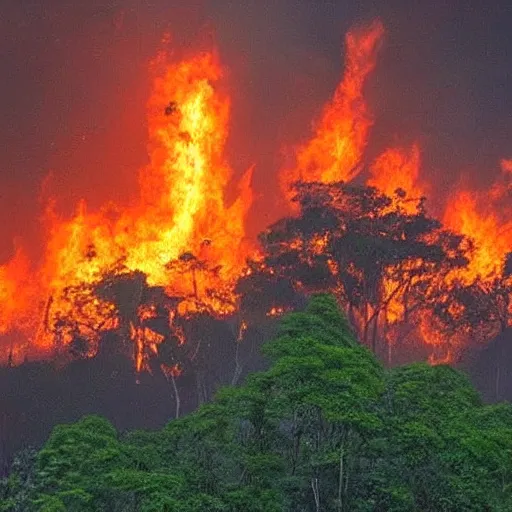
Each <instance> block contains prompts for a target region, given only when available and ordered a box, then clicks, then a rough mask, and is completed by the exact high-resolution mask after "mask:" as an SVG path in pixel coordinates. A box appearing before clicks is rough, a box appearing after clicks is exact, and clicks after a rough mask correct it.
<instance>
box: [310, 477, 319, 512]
mask: <svg viewBox="0 0 512 512" xmlns="http://www.w3.org/2000/svg"><path fill="white" fill-rule="evenodd" d="M311 488H312V489H313V497H314V498H315V510H316V512H320V492H319V490H318V478H312V479H311Z"/></svg>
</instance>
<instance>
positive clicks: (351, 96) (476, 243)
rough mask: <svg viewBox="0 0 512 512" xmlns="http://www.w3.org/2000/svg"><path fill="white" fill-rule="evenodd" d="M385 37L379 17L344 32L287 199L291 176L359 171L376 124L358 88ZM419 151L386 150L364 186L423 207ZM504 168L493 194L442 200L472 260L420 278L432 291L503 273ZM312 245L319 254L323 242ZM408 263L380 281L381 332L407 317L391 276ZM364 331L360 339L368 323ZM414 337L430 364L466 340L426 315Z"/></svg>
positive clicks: (508, 177) (430, 187)
mask: <svg viewBox="0 0 512 512" xmlns="http://www.w3.org/2000/svg"><path fill="white" fill-rule="evenodd" d="M383 35H384V28H383V26H382V24H381V23H380V22H378V21H376V22H374V23H372V24H370V25H369V26H367V27H366V28H364V29H362V30H359V31H351V32H349V33H348V34H347V37H346V51H347V54H346V64H345V71H344V75H343V78H342V80H341V82H340V83H339V85H338V87H337V89H336V92H335V95H334V98H333V99H332V100H331V101H329V102H328V103H327V104H326V105H325V107H324V109H323V113H322V116H321V118H320V120H319V121H318V122H317V123H316V127H315V130H314V133H313V135H312V137H311V139H310V140H309V141H307V142H305V143H303V144H302V145H301V146H299V147H298V148H297V150H296V155H295V158H296V162H295V165H294V166H293V167H291V168H285V169H284V170H282V172H281V182H282V186H283V189H284V193H285V195H286V197H287V198H289V199H291V186H292V185H293V183H294V182H296V181H304V182H320V183H324V184H329V183H336V182H339V181H351V180H353V179H354V178H355V177H357V176H358V175H359V174H360V172H361V170H362V165H361V164H362V162H363V161H364V157H365V150H366V146H367V142H368V139H369V133H370V129H371V127H372V125H373V119H372V117H371V115H370V112H369V109H368V107H367V104H366V101H365V99H364V96H363V87H364V84H365V82H366V81H367V79H368V77H369V75H370V73H371V72H372V71H373V69H374V68H375V65H376V57H377V51H378V48H379V43H380V41H381V40H382V38H383ZM420 154H421V151H420V147H419V145H418V144H417V143H416V144H413V145H412V146H411V147H410V148H388V149H386V150H385V151H384V152H383V153H382V154H381V155H380V156H379V157H377V158H376V159H375V160H374V162H373V163H372V164H371V165H370V166H369V175H368V179H367V184H368V185H369V186H372V187H375V188H377V189H378V190H379V191H380V192H382V193H384V194H385V195H387V196H388V197H390V198H391V200H392V205H391V206H392V208H398V209H399V210H401V211H402V212H403V213H405V214H408V215H412V216H414V215H416V214H417V213H418V212H419V208H422V207H423V201H422V200H423V198H424V197H425V196H427V195H428V194H429V193H430V192H431V191H434V192H435V186H434V184H430V183H428V182H427V181H426V180H425V179H424V178H422V176H421V158H420ZM501 168H502V176H501V179H500V180H498V181H497V182H496V183H495V185H494V186H493V187H492V188H491V190H490V191H487V192H486V193H481V192H474V191H468V190H465V191H460V190H458V191H455V192H454V193H453V194H452V196H451V197H450V198H449V200H448V201H447V204H446V207H445V212H444V215H441V218H440V219H439V220H440V221H441V222H442V225H443V227H444V228H446V229H449V230H452V231H453V232H455V233H458V234H462V235H464V236H466V237H467V238H468V239H469V240H471V241H472V242H473V248H472V251H471V252H469V253H468V256H469V258H470V261H469V265H468V266H467V267H465V268H461V269H457V270H454V271H452V272H451V273H450V274H447V275H445V276H442V277H440V276H436V275H432V276H423V277H422V279H424V280H425V281H426V283H428V282H431V286H430V288H431V289H432V290H433V289H434V287H435V286H437V285H439V280H440V279H444V280H445V284H446V285H448V286H450V285H454V286H455V285H457V283H464V284H467V285H469V284H471V283H473V282H475V280H477V279H484V280H492V279H495V278H496V277H498V276H499V274H500V272H501V271H502V269H503V263H504V258H505V255H506V254H507V253H508V252H509V251H511V250H512V201H511V200H510V198H511V193H512V186H511V182H512V160H507V159H504V160H502V162H501ZM314 249H315V250H316V251H317V252H322V245H321V243H318V244H316V245H315V248H314ZM313 252H314V251H313ZM408 265H410V266H411V269H410V270H408V269H407V268H401V269H400V272H398V273H397V270H398V269H396V268H394V267H393V266H390V267H389V268H388V269H386V275H385V277H384V278H383V282H382V283H381V291H380V293H381V295H382V296H381V301H382V303H384V304H386V307H385V311H384V314H383V315H380V314H379V315H378V316H377V320H378V321H380V322H384V330H385V331H388V332H389V329H390V328H391V327H392V326H394V325H398V324H399V322H402V321H403V320H404V316H405V311H406V306H405V304H406V302H407V298H406V296H405V293H406V292H405V290H406V289H407V286H406V285H405V283H402V282H400V281H398V282H397V281H396V279H397V278H396V276H397V275H401V276H402V277H401V278H403V277H404V276H407V275H408V274H409V273H412V274H411V275H414V274H415V272H416V271H415V267H416V266H418V267H420V268H421V267H422V262H421V261H410V262H408ZM334 273H335V272H334V271H333V274H334ZM415 279H419V277H414V278H413V280H411V281H410V282H409V285H410V284H411V283H413V282H414V280H415ZM426 289H428V288H426ZM370 309H371V308H370ZM350 313H351V316H352V317H353V318H355V319H356V320H355V323H356V324H358V323H359V324H360V325H363V324H364V322H363V320H360V321H358V320H357V318H356V317H357V315H358V314H359V313H356V312H354V311H353V310H351V312H350ZM365 315H369V316H370V317H371V316H372V312H371V311H369V312H368V311H366V312H365ZM363 330H364V335H363V338H364V337H365V335H366V328H365V329H363ZM414 335H415V336H418V337H419V338H421V339H422V342H423V344H424V345H425V346H430V347H432V354H431V356H430V361H431V362H432V363H439V362H451V361H453V360H454V359H455V357H456V351H457V347H458V346H460V345H462V344H463V341H462V340H460V339H452V340H450V341H449V343H448V340H447V338H446V336H443V335H442V334H441V333H440V327H439V326H437V325H434V320H433V317H431V316H424V317H423V318H422V319H421V322H420V323H419V325H418V326H417V327H416V329H415V333H414ZM391 337H392V335H391V334H390V337H389V339H388V340H387V343H388V348H390V347H391Z"/></svg>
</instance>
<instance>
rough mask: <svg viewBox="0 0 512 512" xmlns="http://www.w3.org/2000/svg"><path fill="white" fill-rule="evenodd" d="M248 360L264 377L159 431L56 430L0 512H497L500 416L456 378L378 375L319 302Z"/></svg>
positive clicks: (503, 450) (412, 372) (96, 425)
mask: <svg viewBox="0 0 512 512" xmlns="http://www.w3.org/2000/svg"><path fill="white" fill-rule="evenodd" d="M264 353H265V354H266V356H267V357H268V358H269V360H270V361H271V365H270V368H269V369H268V370H267V371H264V372H260V373H257V374H253V375H250V376H249V378H248V379H247V381H246V383H245V384H244V385H242V386H240V387H227V388H224V389H222V390H220V391H219V393H218V395H217V397H216V399H215V400H214V401H213V402H212V403H210V404H206V405H204V406H203V407H201V408H200V409H199V410H198V411H197V412H195V413H194V414H191V415H189V416H186V417H184V418H181V419H179V420H174V421H172V422H170V423H169V424H168V425H167V426H166V427H165V428H164V429H162V430H161V431H158V432H145V431H136V432H131V433H128V434H126V435H124V436H119V435H118V433H117V432H116V430H115V429H114V427H113V426H112V425H111V424H110V423H108V421H106V420H104V419H102V418H99V417H94V416H91V417H86V418H83V419H82V420H81V421H79V422H77V423H75V424H72V425H60V426H58V427H56V428H55V429H54V431H53V433H52V435H51V436H50V438H49V439H48V441H47V443H46V445H45V446H44V447H43V449H42V450H41V451H40V452H39V453H38V454H37V458H36V460H35V462H34V461H33V456H32V457H30V456H21V455H20V457H19V458H18V460H17V463H16V464H15V466H14V467H13V472H12V474H11V476H10V477H9V478H8V479H7V480H5V481H4V482H2V486H1V487H0V492H1V497H2V502H1V504H0V511H2V512H18V511H22V510H23V511H27V512H30V511H36V510H37V511H46V512H60V511H71V512H86V511H91V512H92V511H100V512H101V511H105V512H106V511H109V512H111V511H112V512H157V511H158V512H165V511H167V512H178V511H179V512H202V511H207V512H208V511H210V512H269V511H270V512H273V511H275V512H278V511H289V512H309V511H312V512H313V511H319V510H322V511H325V512H329V511H333V512H335V511H336V512H342V511H355V512H363V511H364V512H370V511H377V512H379V511H381V512H438V511H446V512H451V511H453V512H458V511H461V510H465V511H484V510H493V511H498V512H501V511H503V512H504V511H507V510H512V406H510V405H508V404H500V405H496V406H483V405H482V404H481V403H480V400H479V398H478V396H477V394H476V393H475V391H474V389H473V388H472V386H471V385H470V383H469V382H468V380H467V378H466V377H465V376H464V375H463V374H462V373H460V372H458V371H456V370H454V369H452V368H449V367H446V366H437V367H430V366H428V365H426V364H414V365H409V366H405V367H401V368H396V369H393V370H389V371H385V370H384V369H383V368H382V366H381V365H380V364H379V363H378V362H377V360H376V359H375V357H374V356H373V355H372V354H371V352H370V351H369V350H367V349H366V348H364V347H362V346H360V345H358V344H357V343H356V341H355V339H354V336H353V335H352V333H351V331H350V328H349V326H348V323H347V322H346V320H345V318H344V317H343V316H342V315H341V314H340V312H339V309H338V307H337V304H336V301H335V300H334V299H333V298H332V297H330V296H325V295H318V296H314V297H313V298H312V299H311V301H310V303H309V305H308V307H307V308H306V309H305V310H304V311H303V312H301V313H293V314H290V315H288V316H286V317H285V318H284V319H283V321H282V324H281V327H280V329H279V333H278V336H277V337H276V339H275V340H273V341H272V342H270V343H268V344H267V345H266V346H265V347H264Z"/></svg>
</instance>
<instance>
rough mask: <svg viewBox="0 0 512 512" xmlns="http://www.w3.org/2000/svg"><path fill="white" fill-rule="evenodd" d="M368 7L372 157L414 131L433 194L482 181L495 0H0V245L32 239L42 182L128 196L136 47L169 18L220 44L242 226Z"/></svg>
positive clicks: (78, 194)
mask: <svg viewBox="0 0 512 512" xmlns="http://www.w3.org/2000/svg"><path fill="white" fill-rule="evenodd" d="M184 5H185V7H184ZM375 17H379V18H381V20H382V21H383V23H384V25H385V26H386V31H387V35H386V41H385V44H384V46H383V48H382V50H381V53H380V58H379V61H378V64H377V67H376V69H375V72H374V73H373V75H372V76H371V78H370V81H369V83H368V85H367V88H366V93H367V94H366V95H367V98H368V101H369V104H370V108H371V110H372V112H373V113H374V117H375V126H374V128H373V131H372V134H371V141H370V146H369V150H368V158H370V159H371V158H372V157H373V156H375V155H376V154H378V152H379V151H381V150H382V149H383V148H384V147H386V146H389V145H401V144H409V143H411V142H413V141H414V140H418V141H419V142H420V145H421V147H422V157H423V169H422V173H423V175H424V176H425V177H426V178H427V179H431V180H432V181H433V182H434V184H435V188H434V190H437V191H438V195H437V196H436V197H435V198H433V204H435V203H436V201H442V200H443V198H442V194H446V193H447V192H448V193H449V190H450V187H455V186H457V184H458V183H459V180H460V179H461V175H462V173H464V175H465V176H466V178H465V180H466V182H468V183H469V184H471V185H473V186H478V187H485V186H488V185H489V184H490V183H491V182H492V179H493V177H494V176H495V174H496V173H497V172H498V163H499V160H500V159H501V158H502V157H510V156H511V155H512V148H511V147H510V134H511V133H512V118H511V116H510V112H511V110H512V64H511V63H510V59H509V57H508V56H509V55H511V54H512V31H510V26H512V7H510V6H509V2H507V1H499V2H493V3H485V2H456V1H450V0H449V1H445V2H439V1H438V2H434V3H431V2H420V1H416V2H414V1H413V2H411V1H407V2H406V1H387V2H386V1H384V2H376V1H375V2H370V1H364V0H363V1H361V2H341V1H272V2H271V1H256V0H254V1H248V2H235V1H234V0H233V1H228V0H226V1H218V2H213V1H211V2H207V1H197V0H195V1H188V2H180V1H164V0H158V1H154V2H148V1H145V2H142V1H138V0H137V1H136V0H132V1H125V2H123V1H120V0H119V1H110V2H107V1H103V0H96V1H89V2H74V3H73V4H72V5H70V2H69V1H65V0H53V1H50V0H46V1H44V0H43V1H39V2H36V1H21V0H16V1H15V0H3V2H2V9H1V11H0V73H1V76H2V80H1V82H0V92H1V97H2V106H3V112H2V116H1V117H0V173H1V186H0V215H1V217H2V219H4V222H2V224H3V226H2V233H1V234H2V243H1V244H0V261H1V260H3V259H5V258H7V257H9V255H10V254H11V252H12V244H11V240H12V239H13V237H15V236H19V235H21V236H23V237H24V240H25V241H26V240H28V241H29V242H28V243H29V246H31V247H33V248H34V249H35V248H37V246H38V237H37V234H38V231H39V223H38V220H37V219H38V218H39V216H40V214H41V211H42V205H41V200H43V199H44V197H45V196H48V195H55V196H56V197H58V198H59V203H58V209H59V210H60V211H62V212H63V213H70V212H71V211H72V210H73V208H74V205H75V204H76V202H77V201H78V200H79V199H80V198H85V199H86V200H87V202H88V204H89V205H90V207H91V208H95V207H98V206H99V205H100V204H102V203H103V202H104V201H106V200H114V201H119V202H123V201H127V200H129V199H130V198H131V197H133V196H134V194H135V193H136V192H135V189H136V183H137V170H138V169H139V168H140V167H141V166H142V165H144V163H145V162H146V158H147V157H146V127H145V117H144V116H145V113H144V112H145V102H146V98H147V95H148V88H149V80H148V78H149V77H148V73H147V62H148V60H149V59H150V58H151V57H152V56H153V55H154V54H155V52H156V50H157V49H158V46H159V41H160V39H161V37H162V35H163V34H164V33H165V32H171V33H172V36H173V41H174V44H175V46H176V48H180V49H183V48H186V47H189V46H191V47H194V46H196V45H198V44H205V42H206V44H208V41H209V40H210V39H211V40H213V41H215V43H216V45H217V46H218V48H219V50H220V55H221V60H222V62H223V63H224V65H225V66H226V68H227V71H228V76H227V79H228V83H229V88H230V91H231V96H232V123H231V131H230V134H231V135H230V140H229V146H228V158H229V161H230V162H231V163H232V165H233V167H234V168H235V171H236V173H237V176H240V175H241V173H242V172H243V171H244V170H245V169H246V168H247V167H248V166H250V165H251V164H253V163H255V164H256V171H255V175H254V188H255V192H256V201H257V204H258V206H259V211H262V212H264V213H263V214H262V215H258V219H257V220H253V221H251V226H250V232H251V234H253V235H254V234H255V233H256V232H257V231H258V230H259V229H261V228H263V227H264V226H265V225H266V224H268V223H269V222H271V221H272V220H275V218H276V217H277V216H278V215H279V213H282V211H283V209H282V205H281V204H280V199H279V189H278V186H277V171H278V169H279V167H281V165H282V163H283V160H284V152H283V148H286V147H290V146H292V145H293V144H296V143H297V142H300V140H301V139H303V138H304V137H307V135H308V133H309V130H310V127H311V121H312V119H313V118H314V117H315V116H316V115H318V114H319V112H320V110H321V107H322V105H323V104H324V103H325V101H327V100H328V99H329V98H330V96H331V94H332V92H333V90H334V88H335V87H336V84H337V82H338V80H339V78H340V75H341V72H342V67H343V60H342V55H343V54H342V43H343V36H344V34H345V33H346V31H347V30H348V29H349V28H350V27H351V26H353V25H354V24H360V23H365V22H368V21H369V20H371V19H373V18H375ZM43 182H44V183H45V186H44V187H42V184H43ZM42 190H43V192H42ZM25 243H27V242H25Z"/></svg>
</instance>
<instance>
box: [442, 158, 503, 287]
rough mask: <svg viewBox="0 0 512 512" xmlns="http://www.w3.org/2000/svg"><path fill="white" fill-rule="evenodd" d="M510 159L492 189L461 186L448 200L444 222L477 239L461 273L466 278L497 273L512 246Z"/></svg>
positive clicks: (455, 229)
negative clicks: (477, 189) (467, 262)
mask: <svg viewBox="0 0 512 512" xmlns="http://www.w3.org/2000/svg"><path fill="white" fill-rule="evenodd" d="M508 163H510V162H508ZM508 163H505V164H502V169H503V171H504V173H503V181H502V182H501V183H500V182H497V183H495V185H494V187H493V188H492V190H491V192H490V193H485V192H477V191H470V190H462V191H459V192H457V193H456V195H455V197H454V198H452V199H451V200H450V201H449V203H448V204H447V207H446V210H445V213H444V217H443V223H444V224H445V225H446V226H447V227H449V228H450V229H452V230H454V231H457V232H459V233H462V234H464V235H466V236H468V237H470V238H471V239H472V240H473V242H474V250H473V254H472V257H471V260H470V263H469V266H468V268H467V269H466V270H465V272H464V273H462V274H461V275H460V276H459V277H460V278H462V279H463V280H464V281H465V282H472V281H474V280H475V279H477V278H478V277H480V278H483V279H490V278H493V277H495V276H496V275H497V274H499V273H500V272H501V269H502V266H503V261H504V258H505V255H506V254H507V253H508V252H510V251H511V250H512V206H511V204H512V202H511V201H510V185H509V184H508V183H507V182H506V180H507V179H510V176H512V175H510V176H507V174H509V173H510V171H509V169H508V167H507V165H508ZM500 203H503V204H500Z"/></svg>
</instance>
